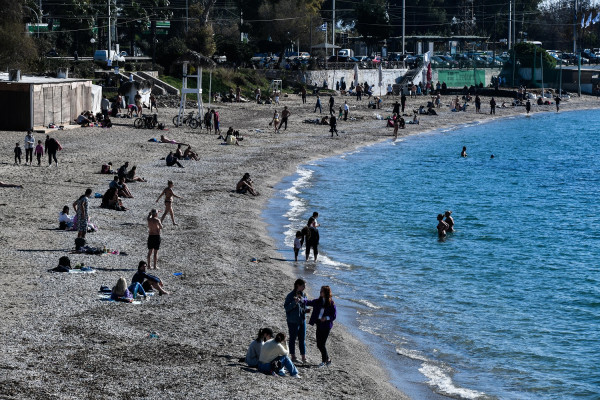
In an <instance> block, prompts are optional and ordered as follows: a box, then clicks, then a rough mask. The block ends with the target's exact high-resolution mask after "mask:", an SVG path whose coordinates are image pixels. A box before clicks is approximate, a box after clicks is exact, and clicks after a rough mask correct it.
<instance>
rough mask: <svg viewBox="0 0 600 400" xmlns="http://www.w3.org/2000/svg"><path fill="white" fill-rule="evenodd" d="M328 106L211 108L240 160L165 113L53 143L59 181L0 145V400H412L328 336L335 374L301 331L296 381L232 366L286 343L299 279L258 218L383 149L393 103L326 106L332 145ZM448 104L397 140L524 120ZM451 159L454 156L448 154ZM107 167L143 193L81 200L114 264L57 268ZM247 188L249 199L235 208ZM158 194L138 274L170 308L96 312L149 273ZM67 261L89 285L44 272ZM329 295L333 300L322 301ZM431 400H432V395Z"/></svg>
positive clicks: (352, 348) (342, 335) (573, 105)
mask: <svg viewBox="0 0 600 400" xmlns="http://www.w3.org/2000/svg"><path fill="white" fill-rule="evenodd" d="M327 99H328V96H322V103H323V114H319V113H318V112H317V113H314V112H313V110H314V104H315V100H316V97H314V96H309V97H308V101H307V104H302V101H301V100H300V97H299V96H296V95H289V96H286V97H282V98H281V105H279V106H275V105H258V104H254V103H218V104H216V105H214V106H215V107H216V109H217V110H218V111H219V113H220V116H221V131H222V133H223V134H224V133H225V132H226V131H227V128H228V127H230V126H231V127H233V128H234V129H236V130H239V131H240V133H241V135H242V136H243V138H244V140H243V141H241V142H240V146H226V145H222V144H221V142H222V141H221V140H218V139H217V135H216V134H214V132H213V133H211V134H208V133H207V132H206V131H205V130H203V129H202V130H198V129H196V130H194V129H190V128H187V127H186V128H175V127H174V126H173V124H172V123H171V119H172V118H173V116H174V115H176V112H177V110H176V109H172V108H171V109H169V108H160V109H159V112H158V119H159V121H160V122H163V123H165V125H166V127H167V128H168V130H165V131H161V130H156V129H155V130H148V129H135V128H134V127H133V120H132V119H121V118H114V119H113V124H114V126H113V127H112V128H110V129H103V128H97V127H90V128H75V129H66V130H60V131H59V130H51V131H50V132H49V134H50V135H51V136H52V137H55V138H57V139H58V140H59V141H60V143H61V144H62V146H63V147H64V148H63V150H62V151H59V152H58V160H59V165H58V167H55V166H52V167H48V164H47V158H45V157H44V158H42V166H41V167H38V166H37V165H36V164H37V161H34V163H33V164H34V165H33V166H25V165H20V166H15V165H14V163H13V153H12V149H13V147H14V144H15V142H17V141H18V142H21V143H22V142H23V138H24V136H25V132H2V136H3V137H4V138H5V140H4V143H5V145H4V147H3V152H2V154H3V157H2V163H0V180H1V181H2V182H5V183H12V184H21V185H23V186H24V187H23V188H22V189H15V188H0V226H1V229H0V243H2V246H1V247H0V254H1V257H0V268H2V278H1V279H2V281H3V284H2V287H3V290H2V292H1V294H0V304H1V306H0V307H1V309H2V315H3V316H4V323H2V324H1V326H0V343H1V346H2V349H3V350H2V353H3V355H2V357H0V371H2V373H0V397H1V398H6V399H70V398H73V399H75V398H91V399H96V398H97V399H105V398H116V399H155V398H170V399H196V398H197V399H204V398H206V399H221V398H223V399H224V398H227V399H232V398H235V399H259V398H260V399H265V398H266V399H270V398H291V397H293V398H297V399H298V398H299V399H316V398H331V399H333V398H335V399H339V398H348V399H350V398H352V399H356V398H360V399H375V398H377V399H404V398H409V397H408V396H406V395H405V394H404V391H403V388H402V387H397V386H396V385H395V384H394V383H393V382H391V381H390V378H389V376H388V374H387V372H386V370H385V369H384V368H383V367H382V365H381V363H380V362H379V361H378V360H377V359H376V357H375V356H374V355H373V354H372V353H371V352H370V349H369V347H368V346H367V345H366V344H364V343H361V342H360V341H359V340H358V339H356V338H355V337H354V336H353V335H351V334H350V333H349V331H348V329H347V328H346V327H344V326H343V325H341V324H339V323H336V324H335V326H334V328H333V330H332V333H331V336H330V338H329V341H328V348H329V352H330V355H331V358H332V360H333V363H332V364H331V366H329V367H327V368H316V366H317V364H318V363H319V360H320V354H319V352H318V350H317V348H316V345H315V333H314V328H313V327H309V328H308V330H307V356H308V359H309V363H307V364H306V365H302V364H300V365H298V369H299V373H300V375H301V376H302V378H301V379H299V380H295V379H290V378H287V377H286V378H280V377H276V376H273V377H272V376H266V375H263V374H260V373H257V371H256V370H254V369H251V368H248V367H247V366H246V365H245V364H244V363H243V362H240V361H239V360H240V358H243V357H244V356H245V352H246V349H247V347H248V345H249V344H250V342H251V341H252V340H253V339H254V338H255V337H256V333H257V332H258V330H259V328H261V327H270V328H271V329H273V331H275V332H280V331H281V332H285V333H286V335H287V325H286V321H285V311H284V309H283V302H284V299H285V296H286V295H287V293H289V292H290V290H291V289H292V288H293V283H294V280H295V279H296V278H297V275H296V273H295V268H303V267H302V265H300V267H294V266H293V265H292V264H291V263H290V262H289V260H286V259H285V258H284V257H283V256H282V255H281V254H280V253H279V252H278V251H277V246H276V244H275V241H274V239H273V238H272V237H270V236H269V234H268V231H267V225H266V222H265V221H264V220H263V219H262V218H261V213H262V212H263V210H264V209H265V207H266V205H267V202H268V200H269V198H270V197H271V196H272V195H273V194H274V190H275V189H274V186H275V185H276V184H277V183H278V182H279V181H280V180H281V179H282V178H283V177H285V176H288V175H291V174H293V173H294V172H295V171H296V168H297V166H298V165H299V164H303V163H307V162H309V161H312V160H315V159H319V158H323V157H327V156H331V155H335V154H340V153H343V152H348V151H351V150H353V149H356V148H357V147H361V146H364V145H368V144H372V143H375V142H380V141H388V140H393V137H392V133H393V130H392V128H389V127H386V122H387V121H385V120H381V119H378V117H377V115H379V116H381V117H383V118H385V117H388V116H391V114H392V113H391V106H392V102H393V101H395V100H398V101H399V100H400V99H399V97H396V98H393V99H392V98H388V97H384V104H383V107H382V108H381V109H379V110H373V109H368V108H367V103H368V101H367V100H365V99H363V100H362V101H361V102H358V101H356V99H355V98H354V97H352V98H351V97H341V96H335V101H336V106H335V109H336V110H337V109H338V107H339V106H340V105H341V104H343V101H344V100H347V101H348V104H349V105H350V113H349V117H350V120H349V121H341V120H338V127H337V128H338V131H339V134H340V136H339V137H331V134H330V133H329V126H322V125H317V124H311V123H305V122H304V121H305V120H309V119H315V118H318V117H320V116H324V115H327V110H328V106H327ZM428 99H429V98H428V97H426V96H420V97H418V98H417V99H410V98H409V99H408V101H407V108H408V110H410V111H412V109H416V108H418V106H420V105H426V104H427V100H428ZM450 99H451V98H450V96H445V97H443V99H442V101H443V104H444V106H442V107H441V108H439V109H437V111H438V114H439V115H437V116H426V115H423V116H419V118H420V124H419V125H407V126H406V129H404V130H400V132H399V134H400V135H411V134H418V133H422V132H426V131H431V130H435V129H442V128H448V127H452V126H460V125H464V124H469V123H472V122H476V121H483V120H487V119H490V120H491V119H492V118H495V119H502V118H510V117H516V116H520V115H523V114H525V107H508V108H500V107H499V105H500V104H502V102H503V101H506V102H507V103H510V101H512V99H507V98H496V102H497V104H498V106H497V108H496V115H490V114H489V105H488V104H489V98H488V97H482V113H481V114H476V113H475V110H474V107H470V108H469V110H468V111H467V112H451V111H450V110H449V107H448V106H447V104H449V102H450ZM598 105H599V103H598V100H597V98H595V97H590V96H582V97H580V98H572V99H570V100H568V101H563V102H562V103H561V112H563V111H572V110H580V109H584V108H597V107H598ZM159 106H160V104H159ZM207 106H208V104H205V107H207ZM283 106H287V107H288V108H289V110H290V111H291V113H292V114H291V116H290V119H289V125H288V129H287V130H286V131H284V130H283V129H282V130H280V131H279V132H278V133H276V132H274V129H273V128H272V127H270V126H269V122H270V121H271V119H272V116H273V111H274V110H275V109H277V110H278V111H279V112H281V110H282V109H283ZM211 108H212V107H211ZM532 110H533V112H534V113H544V112H556V109H555V106H554V105H547V106H536V105H533V107H532ZM146 112H147V111H146ZM410 114H412V113H410ZM404 118H405V119H406V120H407V121H408V120H409V119H410V117H408V116H405V117H404ZM161 134H163V135H165V136H167V137H169V138H171V139H175V140H177V141H179V142H184V143H189V144H190V145H191V146H192V148H193V149H194V151H196V152H197V153H198V155H199V158H200V160H199V161H182V164H183V165H184V166H185V168H176V167H167V166H166V165H165V161H164V160H161V158H164V157H165V156H166V155H167V154H168V153H169V151H175V149H176V147H177V146H176V145H174V144H161V143H153V142H149V141H148V140H149V139H151V138H159V137H160V135H161ZM34 135H35V140H36V141H37V140H39V139H41V140H42V141H43V140H44V139H45V134H43V133H35V134H34ZM456 151H457V155H458V154H459V153H460V149H456ZM23 161H24V155H23ZM109 161H110V162H112V164H113V167H114V169H117V168H118V167H119V166H120V165H121V164H123V163H124V162H126V161H128V162H129V165H130V166H133V165H136V166H137V174H138V175H139V176H141V177H144V178H145V179H147V181H148V182H134V183H129V184H128V186H129V188H130V190H131V192H132V194H133V196H134V198H133V199H123V202H124V205H125V207H127V208H128V210H127V211H124V212H119V211H114V210H107V209H102V208H100V207H99V206H100V201H101V199H95V198H92V199H90V211H89V212H90V216H91V220H92V222H94V223H95V224H97V225H98V227H99V230H98V232H94V233H88V235H87V238H86V239H87V242H88V243H89V244H90V245H93V246H97V247H100V248H102V247H103V246H105V247H107V248H108V249H111V250H117V251H118V252H119V254H102V255H84V254H69V252H70V251H72V250H73V248H74V239H75V237H76V232H68V231H67V232H65V231H60V230H57V229H56V228H57V226H58V222H57V217H58V213H59V211H60V210H61V209H62V207H63V206H64V205H68V206H69V207H71V204H72V203H73V201H75V200H76V199H77V198H78V197H79V196H81V195H82V194H83V193H84V191H85V189H86V188H88V187H89V188H92V190H93V192H98V193H104V192H105V191H106V189H107V188H108V184H109V182H110V180H112V176H110V175H102V174H100V173H99V171H100V167H101V165H102V164H103V163H106V162H109ZM246 172H248V173H250V174H251V176H252V179H253V181H254V184H255V187H256V188H257V190H258V191H259V192H260V196H256V197H253V196H251V195H244V194H237V193H235V191H234V189H235V185H236V183H237V181H238V180H239V179H240V178H241V177H242V175H243V174H244V173H246ZM168 180H172V181H173V182H174V184H175V186H174V188H173V191H174V192H175V193H176V194H177V195H178V196H180V197H182V198H181V199H175V201H174V204H173V209H174V211H175V218H176V222H178V225H177V226H173V225H172V224H171V222H170V220H169V218H166V219H165V221H164V225H165V229H164V231H163V234H162V245H161V249H160V252H159V262H158V266H159V269H158V270H157V271H152V272H151V273H153V274H156V275H157V276H159V277H160V278H161V279H162V280H163V282H164V283H165V289H166V290H167V291H168V292H169V293H170V294H169V295H167V296H151V297H149V299H147V300H145V301H142V302H141V304H125V303H116V302H108V301H103V299H102V298H100V297H99V294H98V289H99V288H100V286H102V285H106V286H109V287H112V286H113V285H114V284H115V283H116V281H117V279H118V278H119V277H121V276H123V277H125V278H126V279H127V280H128V281H130V280H131V277H132V276H133V274H134V273H135V271H136V269H137V264H138V262H139V261H140V260H145V259H146V254H147V248H146V239H147V225H146V217H147V215H148V212H149V211H150V209H152V208H158V209H159V210H162V209H164V204H163V203H162V200H161V202H159V203H156V199H157V197H158V196H159V194H160V193H161V191H162V190H163V189H164V188H165V187H166V184H167V181H168ZM321 235H327V230H326V229H322V230H321ZM123 253H125V254H126V255H123ZM64 255H68V256H69V257H70V259H71V263H72V264H76V263H83V264H85V265H86V266H89V267H91V268H93V269H94V270H95V272H94V273H86V274H83V273H79V274H77V273H62V274H61V273H50V272H48V269H51V268H53V267H55V266H56V265H57V262H58V259H59V258H60V257H61V256H64ZM302 258H303V257H302ZM316 268H318V263H317V265H316ZM174 274H175V275H174ZM332 290H333V295H334V297H335V286H334V285H332ZM318 291H319V288H316V287H308V288H307V292H308V294H309V297H312V296H314V297H317V296H318ZM431 398H438V397H437V395H434V394H433V393H432V396H431Z"/></svg>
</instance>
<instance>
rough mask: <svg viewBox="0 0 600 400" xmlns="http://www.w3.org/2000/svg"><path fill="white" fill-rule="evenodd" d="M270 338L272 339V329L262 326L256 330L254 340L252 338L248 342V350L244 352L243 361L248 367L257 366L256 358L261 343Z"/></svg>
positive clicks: (261, 345)
mask: <svg viewBox="0 0 600 400" xmlns="http://www.w3.org/2000/svg"><path fill="white" fill-rule="evenodd" d="M271 339H273V331H272V330H271V329H270V328H262V329H260V330H259V331H258V336H257V338H256V340H253V341H252V343H250V346H249V347H248V351H247V352H246V358H245V361H246V364H248V366H249V367H255V368H256V367H258V358H259V357H260V351H261V349H262V347H263V344H264V343H265V342H266V341H267V340H271Z"/></svg>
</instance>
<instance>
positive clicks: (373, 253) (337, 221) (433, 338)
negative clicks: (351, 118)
mask: <svg viewBox="0 0 600 400" xmlns="http://www.w3.org/2000/svg"><path fill="white" fill-rule="evenodd" d="M462 146H467V152H468V157H467V158H466V159H465V158H461V157H460V156H459V154H460V151H461V149H462ZM491 154H494V156H495V157H494V158H493V159H492V158H490V155H491ZM599 155H600V112H599V111H582V112H571V113H560V114H554V113H544V114H536V115H534V116H531V117H517V118H513V119H507V120H502V121H496V122H490V123H486V124H474V125H470V126H464V127H460V128H457V129H453V130H447V131H436V132H431V133H426V134H421V135H417V136H412V137H407V138H404V139H402V140H399V141H397V142H396V143H392V142H386V143H383V144H378V145H374V146H370V147H366V148H363V149H360V150H358V151H356V152H353V153H349V154H346V155H343V156H341V157H333V158H329V159H325V160H319V161H317V162H314V163H311V164H309V165H305V166H301V167H299V169H298V173H297V174H296V175H294V176H292V177H289V178H288V179H286V180H284V182H282V184H281V185H280V186H279V189H280V190H279V194H278V196H276V197H275V198H274V199H273V200H272V201H271V207H270V209H269V213H270V215H271V216H272V217H271V222H272V225H273V230H272V233H273V234H274V235H275V236H276V238H277V239H278V240H279V242H280V243H281V245H282V250H283V253H284V254H285V256H286V257H287V258H288V259H293V254H292V252H291V243H292V241H293V233H294V232H295V231H296V230H297V229H299V228H300V227H301V226H303V225H304V224H305V222H306V220H307V219H308V217H309V216H310V215H311V214H312V212H313V211H319V213H320V218H319V223H320V224H321V227H320V233H321V245H320V249H321V252H322V257H321V259H320V260H319V262H318V263H316V264H314V263H305V262H300V263H297V264H296V267H297V268H298V271H299V275H301V274H303V275H307V276H309V277H310V279H314V282H315V284H317V282H318V283H319V284H322V283H327V284H330V285H331V286H332V289H333V291H334V294H335V295H337V297H338V298H339V299H340V301H342V302H343V304H345V305H346V309H350V312H349V315H350V320H351V321H350V323H351V325H353V326H354V327H355V328H356V329H360V330H361V331H362V332H364V334H365V335H369V336H372V337H374V338H377V340H378V341H379V343H380V346H382V347H384V348H392V349H393V350H394V351H395V352H394V353H392V352H388V353H387V354H390V355H388V356H387V358H388V360H387V363H388V365H390V366H392V369H393V368H394V365H395V364H396V363H397V364H398V365H400V364H402V363H403V360H404V361H406V360H407V358H408V359H410V360H411V362H412V363H413V364H414V365H416V369H418V372H416V371H415V373H416V376H417V379H418V380H419V381H421V382H423V383H425V384H426V385H428V386H429V387H430V388H431V389H432V390H433V391H434V392H437V393H440V394H444V395H447V396H451V397H456V398H470V399H473V398H501V399H598V398H600V366H599V365H600V335H599V328H600V287H599V284H600V260H599V256H600V218H599V215H600V159H599V157H598V156H599ZM445 210H452V211H453V217H454V219H455V223H456V225H455V229H456V232H455V233H453V234H451V235H449V237H448V238H447V239H445V240H438V237H437V234H436V229H435V226H436V224H437V221H436V215H437V214H438V213H442V212H443V211H445ZM302 259H303V257H302ZM310 279H309V283H310ZM383 353H385V352H383Z"/></svg>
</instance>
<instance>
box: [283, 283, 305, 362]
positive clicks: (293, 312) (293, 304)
mask: <svg viewBox="0 0 600 400" xmlns="http://www.w3.org/2000/svg"><path fill="white" fill-rule="evenodd" d="M305 288H306V282H305V281H304V279H296V282H294V290H292V291H291V292H290V293H289V294H288V295H287V297H286V298H285V303H284V304H283V307H284V308H285V314H286V319H287V325H288V329H289V332H290V340H289V350H290V356H291V357H292V362H297V361H298V360H297V359H296V338H298V346H299V347H300V355H301V356H302V362H303V363H305V362H306V341H305V339H306V312H307V310H306V301H307V299H306V295H305V294H304V289H305Z"/></svg>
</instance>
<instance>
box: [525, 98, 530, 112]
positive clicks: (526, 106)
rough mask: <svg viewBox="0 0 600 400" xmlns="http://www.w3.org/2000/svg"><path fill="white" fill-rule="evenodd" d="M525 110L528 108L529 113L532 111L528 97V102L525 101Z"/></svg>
mask: <svg viewBox="0 0 600 400" xmlns="http://www.w3.org/2000/svg"><path fill="white" fill-rule="evenodd" d="M525 110H527V114H529V111H531V102H530V101H529V99H527V103H525Z"/></svg>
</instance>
